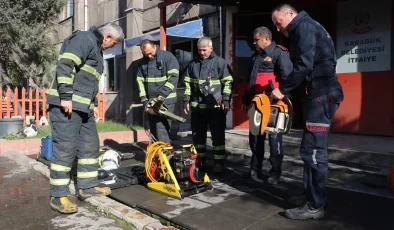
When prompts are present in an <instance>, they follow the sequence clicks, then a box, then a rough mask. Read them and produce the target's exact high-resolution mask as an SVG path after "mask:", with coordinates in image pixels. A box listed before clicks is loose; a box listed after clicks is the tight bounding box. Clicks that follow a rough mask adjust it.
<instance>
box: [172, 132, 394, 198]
mask: <svg viewBox="0 0 394 230" xmlns="http://www.w3.org/2000/svg"><path fill="white" fill-rule="evenodd" d="M180 136H181V137H182V139H181V142H182V143H192V138H191V133H190V132H184V133H181V134H180ZM300 142H301V138H299V137H298V138H294V137H284V144H283V147H284V155H285V157H284V161H283V166H282V170H283V178H284V179H285V180H288V181H297V182H299V183H300V185H302V177H303V166H304V163H303V161H302V160H301V158H300V150H299V149H300ZM265 144H266V150H267V151H269V146H268V143H267V141H266V143H265ZM211 146H212V140H211V136H210V133H208V135H207V149H208V150H210V149H211ZM370 149H372V148H370ZM370 149H367V150H368V151H361V150H360V148H359V149H356V150H355V149H350V148H338V146H336V145H333V146H331V147H330V148H329V174H328V178H329V185H330V186H332V187H335V188H340V189H346V190H351V191H357V192H361V193H368V194H374V195H380V196H384V197H393V195H392V194H391V193H390V191H389V189H388V183H387V174H388V171H389V168H390V167H391V165H393V164H394V154H392V153H390V152H378V151H370ZM226 152H227V160H228V161H229V162H231V163H235V164H237V165H240V166H243V167H244V169H245V171H247V169H248V167H249V164H250V159H251V156H252V152H251V150H250V148H249V138H248V136H247V135H245V134H237V133H228V132H226ZM265 156H266V157H265V158H267V157H269V152H266V153H265ZM270 168H271V166H270V165H269V162H268V161H267V159H265V161H264V165H263V170H264V171H265V172H266V173H268V170H269V169H270Z"/></svg>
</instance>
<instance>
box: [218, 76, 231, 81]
mask: <svg viewBox="0 0 394 230" xmlns="http://www.w3.org/2000/svg"><path fill="white" fill-rule="evenodd" d="M220 81H221V82H226V81H233V77H232V76H231V75H230V76H227V77H224V78H222V79H221V80H220Z"/></svg>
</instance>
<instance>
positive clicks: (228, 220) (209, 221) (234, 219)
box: [174, 206, 259, 230]
mask: <svg viewBox="0 0 394 230" xmlns="http://www.w3.org/2000/svg"><path fill="white" fill-rule="evenodd" d="M174 220H175V221H177V222H180V223H182V224H183V225H184V226H186V227H189V228H191V229H198V230H213V229H218V230H219V229H226V230H240V229H243V228H245V227H247V226H249V225H251V224H253V223H256V222H258V221H259V220H258V219H256V218H253V217H249V216H246V215H241V214H239V213H236V212H233V211H230V210H227V209H224V208H221V207H218V206H211V207H209V208H206V209H203V210H199V211H197V212H193V213H189V214H186V215H181V216H178V217H176V218H174Z"/></svg>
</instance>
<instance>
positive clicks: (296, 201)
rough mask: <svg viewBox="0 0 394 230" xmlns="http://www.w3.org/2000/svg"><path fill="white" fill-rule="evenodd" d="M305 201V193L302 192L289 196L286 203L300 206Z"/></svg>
mask: <svg viewBox="0 0 394 230" xmlns="http://www.w3.org/2000/svg"><path fill="white" fill-rule="evenodd" d="M305 201H306V194H305V193H304V194H302V195H299V196H293V197H290V198H289V200H288V201H287V203H289V204H291V205H294V206H301V205H303V204H304V203H305Z"/></svg>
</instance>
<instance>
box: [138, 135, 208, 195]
mask: <svg viewBox="0 0 394 230" xmlns="http://www.w3.org/2000/svg"><path fill="white" fill-rule="evenodd" d="M147 150H148V151H147V157H146V160H145V170H146V178H147V180H148V181H147V182H148V183H147V185H148V188H149V189H152V190H154V191H157V192H160V193H163V194H166V195H168V196H171V197H174V198H177V199H183V198H185V197H187V196H190V195H193V194H196V193H201V192H204V191H208V190H211V189H212V188H213V187H212V184H211V182H210V179H209V177H208V175H207V174H206V173H203V172H202V171H200V169H199V166H200V158H199V156H198V155H197V152H196V150H195V148H194V146H193V145H191V144H190V145H183V146H182V148H180V149H176V150H174V148H173V147H172V146H171V145H169V144H166V143H164V142H160V141H157V142H154V143H152V144H150V145H149V146H148V149H147Z"/></svg>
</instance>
